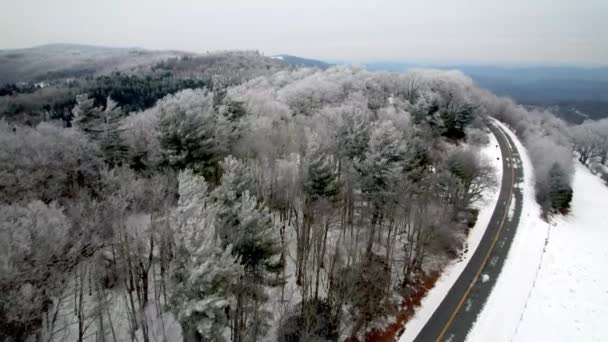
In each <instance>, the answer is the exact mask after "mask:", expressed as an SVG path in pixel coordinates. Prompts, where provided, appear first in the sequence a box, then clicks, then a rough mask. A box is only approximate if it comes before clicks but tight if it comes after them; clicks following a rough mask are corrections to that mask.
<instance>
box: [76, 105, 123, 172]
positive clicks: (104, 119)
mask: <svg viewBox="0 0 608 342" xmlns="http://www.w3.org/2000/svg"><path fill="white" fill-rule="evenodd" d="M72 113H73V114H74V121H73V125H74V126H75V127H76V128H78V129H79V130H81V131H82V132H84V133H85V134H86V135H87V136H89V138H90V139H91V140H92V141H94V142H96V143H97V144H98V145H99V147H100V149H101V152H102V154H103V156H104V159H105V160H106V162H107V163H108V164H110V166H112V167H114V166H118V165H120V164H121V163H122V162H123V160H124V159H125V156H126V154H127V149H126V146H125V144H124V143H123V142H122V138H121V136H120V120H121V118H122V117H123V112H122V110H121V109H120V107H118V104H117V103H116V102H115V101H114V100H112V99H111V98H109V97H108V98H107V99H106V107H105V109H103V110H102V109H101V108H99V107H95V106H94V100H93V99H92V98H89V97H88V96H87V95H84V94H83V95H78V96H77V97H76V105H75V106H74V109H73V110H72Z"/></svg>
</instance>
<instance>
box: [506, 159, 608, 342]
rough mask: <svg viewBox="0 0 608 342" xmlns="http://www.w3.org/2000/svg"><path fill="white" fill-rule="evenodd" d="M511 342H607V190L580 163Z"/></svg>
mask: <svg viewBox="0 0 608 342" xmlns="http://www.w3.org/2000/svg"><path fill="white" fill-rule="evenodd" d="M573 188H574V198H573V203H572V212H571V214H570V215H568V216H567V217H558V218H556V219H555V220H554V222H553V224H552V226H551V228H550V235H549V240H548V243H547V246H546V250H545V254H544V257H543V259H542V263H541V266H540V271H539V273H538V277H537V279H536V282H535V285H534V288H533V289H532V291H531V294H530V298H529V299H528V304H527V305H526V309H525V311H524V312H523V314H522V315H521V322H520V323H519V326H518V328H517V329H516V332H515V335H514V338H513V341H540V340H543V341H608V325H607V324H606V322H607V320H608V288H606V284H608V268H607V267H606V265H607V264H608V248H606V242H607V241H608V229H607V228H608V213H607V212H606V208H608V187H606V186H605V185H604V183H603V181H602V180H601V179H600V178H599V177H597V176H595V175H593V174H591V172H589V170H588V169H586V168H585V167H583V166H582V165H580V164H578V165H577V166H576V173H575V175H574V184H573Z"/></svg>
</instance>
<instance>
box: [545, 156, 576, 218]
mask: <svg viewBox="0 0 608 342" xmlns="http://www.w3.org/2000/svg"><path fill="white" fill-rule="evenodd" d="M569 184H570V180H569V179H568V175H566V174H565V172H564V171H563V169H562V168H561V166H560V165H559V164H558V163H554V164H553V166H552V167H551V169H550V170H549V203H550V206H551V210H553V211H557V212H560V213H562V214H566V213H567V212H568V211H569V210H570V202H571V201H572V188H571V187H570V185H569Z"/></svg>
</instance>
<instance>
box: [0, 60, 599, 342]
mask: <svg viewBox="0 0 608 342" xmlns="http://www.w3.org/2000/svg"><path fill="white" fill-rule="evenodd" d="M1 91H2V92H1V93H0V94H1V95H2V96H0V115H1V116H2V117H3V118H2V119H0V260H1V261H2V262H1V264H0V290H1V291H0V340H4V341H23V340H27V339H28V338H29V339H31V340H33V341H63V340H73V341H108V342H109V341H145V342H148V341H162V340H165V341H174V340H180V339H183V340H184V341H232V342H245V341H285V342H296V341H338V340H339V341H363V340H364V339H365V337H366V336H368V335H369V334H373V333H374V332H375V331H382V330H383V329H384V328H385V327H386V326H387V325H388V324H390V323H391V322H393V321H394V320H395V317H396V315H397V314H398V312H399V310H401V307H402V305H403V303H404V302H405V301H406V299H407V298H409V297H410V296H412V295H413V294H414V292H415V291H416V289H417V287H418V286H419V284H420V283H421V282H423V281H424V280H425V279H427V278H428V277H429V275H430V274H432V273H438V272H441V270H442V269H443V267H445V265H447V263H448V262H449V261H450V260H453V259H456V258H458V256H459V255H460V253H461V251H462V249H463V248H465V242H466V238H467V235H468V231H469V229H470V228H471V227H472V226H473V225H474V224H475V221H476V219H477V211H476V209H475V206H474V205H475V204H477V203H479V202H480V201H483V200H484V199H483V196H484V193H486V192H487V191H489V190H491V189H494V190H496V191H497V188H498V185H499V184H500V179H496V177H495V173H494V171H493V169H492V167H491V165H490V163H489V161H487V160H484V159H483V158H481V157H480V154H479V149H480V148H481V147H482V146H485V145H486V144H488V143H489V140H488V134H490V133H489V130H488V128H487V124H488V118H489V117H494V118H496V119H498V120H500V121H502V122H504V123H506V124H508V125H509V126H510V127H511V128H512V129H513V130H514V131H515V132H516V133H517V135H518V136H519V138H520V139H521V140H522V142H523V143H524V145H525V147H526V149H527V150H528V153H529V154H530V157H531V160H532V162H533V164H534V170H533V172H534V176H535V180H536V183H535V188H536V197H537V201H538V202H539V204H540V205H541V207H542V208H543V211H544V216H545V218H546V219H550V218H551V216H553V215H566V214H567V213H568V209H569V205H570V201H571V198H572V196H573V193H572V188H571V181H572V174H573V170H574V167H573V162H574V161H573V154H574V155H575V156H576V158H578V159H579V160H580V161H581V162H582V163H584V164H585V165H590V166H591V165H595V167H596V168H597V169H598V170H605V165H606V162H607V159H608V121H606V120H603V121H601V122H597V123H596V122H586V123H583V124H582V125H580V126H573V127H572V126H568V125H567V124H565V123H564V122H563V121H562V120H560V119H558V118H556V117H554V116H553V115H552V114H551V113H549V112H546V111H537V110H528V109H526V108H525V107H523V106H520V105H518V104H516V103H515V102H513V101H512V100H510V99H508V98H502V97H498V96H495V95H494V94H492V93H490V92H488V91H486V90H483V89H481V88H479V87H478V86H477V85H476V84H475V83H474V82H473V81H472V80H471V79H470V78H468V77H466V76H464V75H463V74H462V73H460V72H458V71H437V70H415V71H410V72H407V73H384V72H370V71H365V70H362V69H358V68H353V67H344V66H335V67H331V68H328V69H326V70H320V69H315V68H298V67H290V66H288V65H284V64H280V63H277V62H275V61H273V60H272V59H271V58H268V57H264V56H262V55H260V54H259V53H254V52H222V53H213V54H209V55H204V56H185V57H175V58H172V59H167V60H164V61H162V62H158V63H154V64H150V65H149V66H148V67H142V66H138V67H137V68H136V69H133V70H130V71H128V72H121V73H116V72H114V73H109V74H105V75H96V76H87V77H70V78H59V79H54V80H52V81H49V83H48V84H47V85H45V86H44V87H34V86H33V84H17V83H13V84H10V85H6V86H4V87H3V88H2V90H1ZM602 165H603V166H602ZM526 171H527V170H526Z"/></svg>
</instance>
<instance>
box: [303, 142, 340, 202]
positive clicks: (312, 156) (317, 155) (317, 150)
mask: <svg viewBox="0 0 608 342" xmlns="http://www.w3.org/2000/svg"><path fill="white" fill-rule="evenodd" d="M305 164H306V165H307V166H306V167H307V172H306V179H305V180H304V192H305V193H306V195H307V196H308V198H310V199H311V200H312V201H313V202H314V201H317V200H319V199H322V198H324V199H327V200H329V201H335V200H336V197H337V195H338V193H339V192H340V185H339V182H338V174H337V170H336V164H335V162H334V160H333V158H332V156H331V155H329V154H328V153H327V152H326V151H324V150H323V149H322V148H321V146H320V144H319V139H318V137H317V136H316V135H313V136H312V137H310V138H309V140H308V148H307V151H306V157H305Z"/></svg>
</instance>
